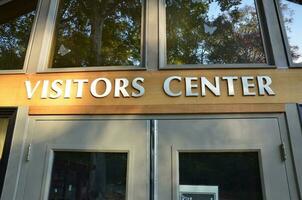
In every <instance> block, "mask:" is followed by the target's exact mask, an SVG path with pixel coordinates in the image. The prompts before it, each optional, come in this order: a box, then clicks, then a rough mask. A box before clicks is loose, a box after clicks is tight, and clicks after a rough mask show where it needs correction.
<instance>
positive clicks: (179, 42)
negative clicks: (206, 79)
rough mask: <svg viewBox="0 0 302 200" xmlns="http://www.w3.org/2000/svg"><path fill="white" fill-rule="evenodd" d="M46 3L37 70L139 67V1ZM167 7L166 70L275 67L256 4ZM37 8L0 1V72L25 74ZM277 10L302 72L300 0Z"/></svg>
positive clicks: (250, 0) (174, 1) (201, 1)
mask: <svg viewBox="0 0 302 200" xmlns="http://www.w3.org/2000/svg"><path fill="white" fill-rule="evenodd" d="M6 2H7V1H6ZM49 2H50V8H49V12H50V14H49V15H48V19H47V25H46V27H47V26H50V27H47V28H46V29H45V30H47V31H45V33H44V35H43V37H44V40H43V45H42V47H41V48H42V49H41V54H40V55H39V57H40V62H39V65H46V66H45V67H46V68H76V67H98V66H132V67H138V68H139V67H143V66H144V60H146V59H145V56H146V54H145V49H146V48H145V47H146V46H148V45H150V44H149V41H146V39H145V38H146V37H145V35H146V34H145V33H146V31H145V30H146V29H145V26H146V23H144V22H145V21H146V20H145V16H146V14H145V13H146V12H145V11H146V10H145V8H146V6H145V5H144V4H145V3H144V2H142V1H141V0H115V1H109V0H104V1H100V0H55V1H49ZM272 2H273V0H272ZM165 4H166V5H165V11H164V14H163V15H160V19H159V22H160V24H159V26H160V35H159V37H158V38H159V43H161V44H160V46H159V52H160V53H159V54H160V55H159V57H160V60H163V62H164V65H165V66H169V65H170V66H177V65H181V66H183V67H185V66H186V65H188V64H189V65H196V66H207V65H208V66H215V65H222V66H224V65H226V64H232V65H236V64H246V65H251V66H252V65H259V64H261V66H265V65H273V64H274V62H273V61H272V60H273V58H272V57H273V55H272V53H271V52H273V51H272V46H271V43H270V42H269V41H270V37H271V34H274V33H271V34H268V33H269V31H268V28H267V27H266V24H267V23H266V20H265V17H264V16H265V15H264V13H265V12H264V10H263V9H264V6H263V5H262V1H254V0H185V1H183V0H166V1H165ZM149 9H150V8H149ZM36 10H37V0H32V1H25V0H13V1H8V3H5V2H3V3H1V0H0V69H2V70H15V69H23V66H24V65H25V66H26V65H27V64H28V59H29V54H30V53H29V51H28V49H30V46H31V45H32V41H33V40H34V39H33V36H32V39H31V34H30V33H31V30H32V27H33V26H34V24H35V23H34V21H35V20H34V18H35V15H36ZM51 10H54V11H53V13H54V14H53V17H51ZM277 10H278V13H279V16H280V19H281V20H282V22H283V23H282V27H281V30H282V33H283V35H284V38H286V39H285V42H284V43H285V48H286V49H287V52H288V55H287V57H288V61H289V63H290V65H291V66H298V65H300V66H302V37H299V35H300V34H302V26H301V25H300V26H299V19H300V18H302V1H301V0H280V1H278V9H277ZM161 17H162V18H161ZM49 21H50V22H49ZM149 21H150V20H149ZM163 22H165V23H163ZM33 32H34V31H33ZM148 34H150V33H148ZM45 38H46V39H45ZM47 43H48V44H47ZM280 43H282V41H280ZM44 45H45V46H44ZM41 60H42V61H43V60H44V61H43V62H41ZM39 67H41V66H39Z"/></svg>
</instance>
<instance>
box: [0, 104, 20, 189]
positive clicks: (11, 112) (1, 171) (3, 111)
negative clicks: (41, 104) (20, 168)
mask: <svg viewBox="0 0 302 200" xmlns="http://www.w3.org/2000/svg"><path fill="white" fill-rule="evenodd" d="M16 116H17V108H0V118H5V119H8V120H9V122H8V126H7V131H6V135H5V142H4V146H3V152H2V159H1V161H0V195H1V193H2V189H3V183H4V179H5V173H6V169H7V164H8V159H9V154H10V150H11V145H12V140H13V132H14V127H15V122H16Z"/></svg>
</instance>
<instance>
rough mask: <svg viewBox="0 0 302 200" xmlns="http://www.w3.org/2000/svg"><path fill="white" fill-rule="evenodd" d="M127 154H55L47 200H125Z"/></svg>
mask: <svg viewBox="0 0 302 200" xmlns="http://www.w3.org/2000/svg"><path fill="white" fill-rule="evenodd" d="M126 178H127V153H90V152H55V154H54V162H53V169H52V175H51V184H50V185H51V186H50V190H49V199H50V200H58V199H66V200H82V199H99V200H109V199H110V200H126Z"/></svg>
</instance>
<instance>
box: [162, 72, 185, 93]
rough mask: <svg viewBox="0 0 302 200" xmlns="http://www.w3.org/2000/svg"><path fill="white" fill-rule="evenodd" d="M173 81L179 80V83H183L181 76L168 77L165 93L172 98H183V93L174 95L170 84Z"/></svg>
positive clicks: (165, 83)
mask: <svg viewBox="0 0 302 200" xmlns="http://www.w3.org/2000/svg"><path fill="white" fill-rule="evenodd" d="M173 80H177V81H178V82H181V77H179V76H170V77H168V78H167V79H166V80H165V82H164V91H165V93H166V94H167V95H168V96H170V97H178V96H181V94H182V92H181V91H180V92H178V93H174V92H172V91H171V88H170V83H171V81H173Z"/></svg>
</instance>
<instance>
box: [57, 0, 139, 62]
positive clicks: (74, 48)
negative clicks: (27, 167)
mask: <svg viewBox="0 0 302 200" xmlns="http://www.w3.org/2000/svg"><path fill="white" fill-rule="evenodd" d="M140 29H141V3H140V1H139V0H129V1H122V0H118V1H112V0H84V1H83V0H69V1H67V0H65V1H61V4H60V7H59V13H58V17H57V27H56V45H55V50H54V59H53V67H80V66H82V67H87V66H108V65H139V64H140V58H141V56H140V39H141V38H140Z"/></svg>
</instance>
